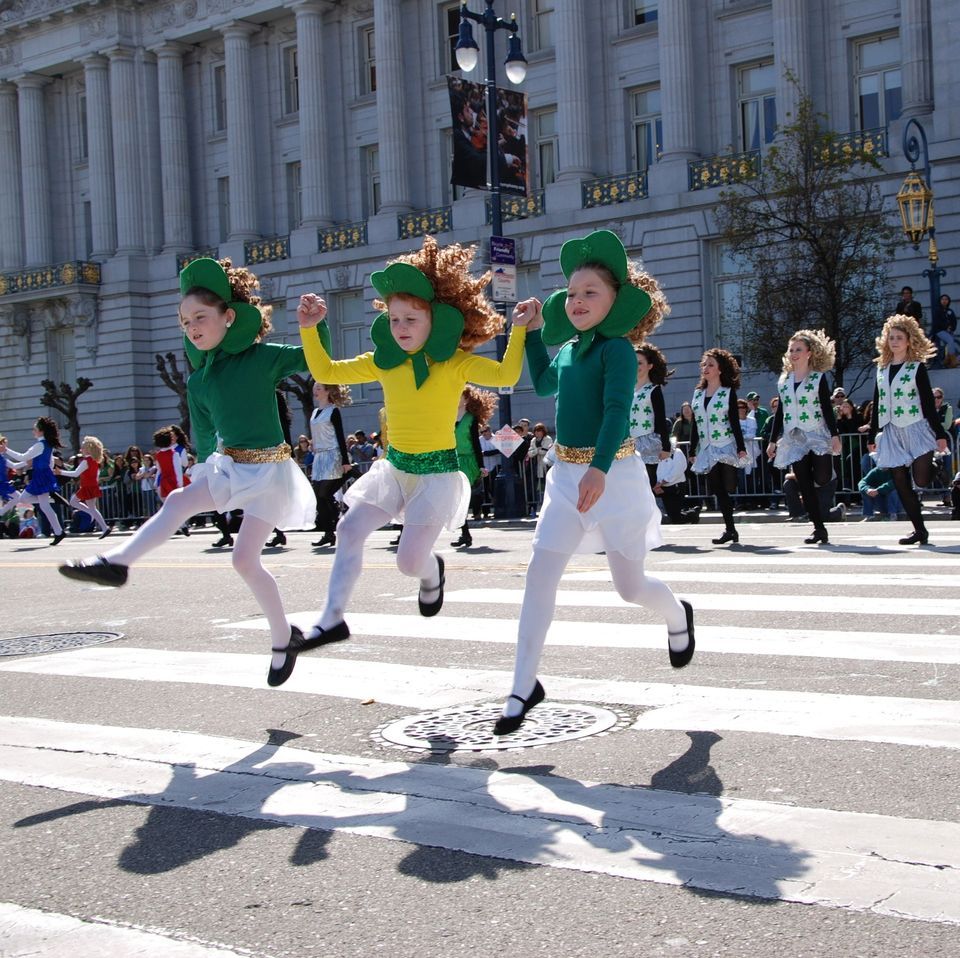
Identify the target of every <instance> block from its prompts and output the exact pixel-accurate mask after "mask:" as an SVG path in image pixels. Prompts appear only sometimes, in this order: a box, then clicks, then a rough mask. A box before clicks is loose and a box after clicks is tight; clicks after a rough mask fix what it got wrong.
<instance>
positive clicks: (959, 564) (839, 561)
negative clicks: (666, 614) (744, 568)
mask: <svg viewBox="0 0 960 958" xmlns="http://www.w3.org/2000/svg"><path fill="white" fill-rule="evenodd" d="M651 558H652V559H653V560H654V561H655V562H656V563H657V564H658V565H659V564H660V563H661V562H663V563H667V564H669V565H722V566H732V565H758V566H763V571H764V573H766V572H769V571H771V570H772V569H775V568H776V567H777V566H782V565H800V566H803V565H805V566H809V567H810V568H815V569H819V568H820V567H821V566H843V568H844V569H845V570H846V571H847V572H848V573H849V578H850V579H851V580H852V581H854V582H855V581H856V579H857V573H858V572H859V571H860V570H861V569H863V568H864V566H863V565H861V563H868V564H869V565H870V567H871V568H872V567H873V566H884V567H888V566H892V567H895V568H897V569H901V570H903V571H904V572H906V571H909V570H910V569H913V568H914V567H922V568H930V569H932V570H934V573H936V572H937V571H940V572H956V571H958V570H960V552H917V551H911V552H906V551H905V552H901V553H897V554H896V555H882V556H878V555H874V554H873V553H872V552H870V551H863V552H845V553H844V554H843V555H834V554H832V553H829V552H823V551H820V552H817V551H811V552H809V553H806V554H801V553H797V552H790V553H787V554H784V553H781V552H770V553H762V552H758V553H755V554H753V555H739V554H737V553H735V552H729V551H727V550H726V549H723V550H717V551H715V552H708V553H706V554H703V553H698V554H696V555H686V556H676V557H671V556H670V554H669V552H654V553H652V556H651ZM934 573H932V574H934Z"/></svg>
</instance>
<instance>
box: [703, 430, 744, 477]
mask: <svg viewBox="0 0 960 958" xmlns="http://www.w3.org/2000/svg"><path fill="white" fill-rule="evenodd" d="M718 462H723V463H726V465H728V466H735V467H736V468H737V469H745V468H746V467H747V466H748V465H749V464H750V457H749V456H748V457H747V458H746V459H741V458H740V457H739V456H738V455H737V444H736V442H734V441H733V440H732V439H731V440H730V442H725V443H724V444H723V445H717V444H716V443H715V442H711V443H710V444H709V445H708V446H701V447H700V448H699V449H698V450H697V460H696V462H695V463H694V464H693V465H692V466H691V467H690V468H691V469H692V470H693V471H694V472H695V473H697V474H698V475H704V474H705V473H708V472H709V471H710V470H711V469H712V468H713V467H714V466H715V465H716V464H717V463H718Z"/></svg>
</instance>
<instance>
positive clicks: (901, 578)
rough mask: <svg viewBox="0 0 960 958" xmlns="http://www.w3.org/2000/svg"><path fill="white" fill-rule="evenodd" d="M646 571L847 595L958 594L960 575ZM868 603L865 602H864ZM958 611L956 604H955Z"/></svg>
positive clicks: (594, 575)
mask: <svg viewBox="0 0 960 958" xmlns="http://www.w3.org/2000/svg"><path fill="white" fill-rule="evenodd" d="M648 571H650V574H651V575H655V576H656V577H657V578H658V579H662V580H663V581H664V582H670V583H673V582H725V583H730V584H732V585H740V586H751V585H757V584H758V583H762V584H763V585H770V586H776V587H777V588H782V587H783V586H792V585H796V586H801V585H815V586H818V587H819V588H830V587H833V588H842V589H844V590H846V592H847V593H848V594H849V593H851V592H856V591H859V590H861V589H865V588H868V587H871V586H884V587H885V588H887V589H889V590H890V592H891V593H892V592H896V590H898V589H939V590H941V591H945V590H948V589H950V590H954V589H958V590H960V575H934V574H932V573H930V572H926V573H924V572H913V573H890V574H889V575H883V574H882V573H867V572H856V573H850V574H849V575H844V574H841V573H838V572H819V573H818V572H771V571H769V570H768V569H765V570H764V571H763V572H762V573H760V574H758V575H753V574H752V573H749V572H742V571H741V572H709V571H698V572H692V571H690V572H688V571H685V570H680V569H657V570H656V571H653V570H648ZM563 581H564V582H606V583H608V584H609V583H612V581H613V580H612V578H611V576H610V571H609V570H608V569H598V570H596V571H590V572H570V573H568V574H567V575H565V576H564V577H563ZM745 595H749V593H745ZM865 601H869V599H865ZM957 610H958V611H960V602H958V603H957Z"/></svg>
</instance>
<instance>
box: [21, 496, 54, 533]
mask: <svg viewBox="0 0 960 958" xmlns="http://www.w3.org/2000/svg"><path fill="white" fill-rule="evenodd" d="M31 503H36V506H37V508H38V509H39V510H40V511H41V512H42V513H43V514H44V515H45V516H46V517H47V522H49V523H50V528H51V529H53V534H54V535H55V536H58V535H60V534H61V533H62V532H63V526H62V525H60V520H59V519H58V518H57V514H56V513H55V512H54V511H53V506H51V505H50V496H49V495H48V494H47V493H45V492H41V493H40V494H39V495H37V496H35V495H34V494H33V493H32V492H21V493H20V498H19V499H18V500H17V505H18V506H29V505H30V504H31Z"/></svg>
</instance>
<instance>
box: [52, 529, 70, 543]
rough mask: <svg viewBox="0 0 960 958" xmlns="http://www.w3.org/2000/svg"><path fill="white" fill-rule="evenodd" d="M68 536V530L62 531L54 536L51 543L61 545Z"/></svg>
mask: <svg viewBox="0 0 960 958" xmlns="http://www.w3.org/2000/svg"><path fill="white" fill-rule="evenodd" d="M66 537H67V533H66V531H64V532H61V533H60V534H59V535H55V536H54V537H53V539H52V540H51V542H50V545H52V546H58V545H60V543H61V542H63V540H64V539H66Z"/></svg>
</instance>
